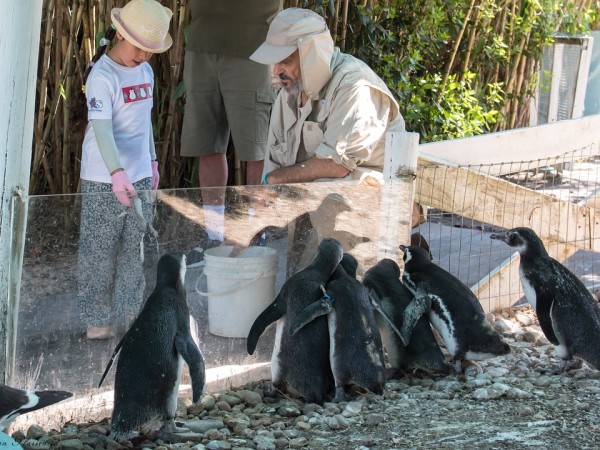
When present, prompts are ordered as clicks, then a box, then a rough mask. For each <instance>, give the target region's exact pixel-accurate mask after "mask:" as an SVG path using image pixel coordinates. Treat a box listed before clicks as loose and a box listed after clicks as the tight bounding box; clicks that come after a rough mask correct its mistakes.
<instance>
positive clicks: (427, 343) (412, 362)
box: [362, 258, 451, 376]
mask: <svg viewBox="0 0 600 450" xmlns="http://www.w3.org/2000/svg"><path fill="white" fill-rule="evenodd" d="M362 283H363V284H364V285H365V286H366V287H367V289H368V290H369V291H370V293H371V295H372V297H373V298H374V300H375V301H377V302H378V303H379V305H380V306H381V308H382V309H383V311H384V312H385V313H386V314H387V316H388V317H389V318H390V319H391V320H392V323H393V324H394V326H395V327H396V330H400V329H401V328H402V325H403V318H404V311H405V310H406V308H407V306H408V305H409V304H410V302H411V301H412V300H413V298H414V296H413V294H412V293H411V292H410V291H409V290H408V288H407V287H406V286H404V285H403V284H402V282H401V281H400V267H398V264H397V263H396V261H393V260H391V259H388V258H385V259H382V260H381V261H379V262H378V263H377V264H375V265H374V266H373V267H371V268H370V269H369V270H367V271H366V272H365V275H364V276H363V279H362ZM375 320H376V321H377V326H378V327H379V331H380V332H381V339H382V341H383V346H384V347H385V349H386V351H387V355H388V362H389V363H390V366H391V369H392V370H391V373H390V376H398V375H400V373H401V372H410V371H412V370H416V369H418V370H423V371H425V372H427V373H430V374H448V373H449V372H450V369H451V367H450V366H449V365H448V363H447V362H446V358H445V357H444V354H443V353H442V350H441V349H440V347H439V345H438V343H437V341H436V339H435V336H434V335H433V331H432V330H431V326H430V324H429V320H428V318H427V316H424V315H422V316H420V317H419V318H418V320H417V323H416V324H415V325H414V326H413V328H412V330H411V331H412V333H411V339H410V341H409V343H408V345H406V346H405V345H404V343H403V342H402V339H401V338H400V337H399V336H398V333H397V332H396V330H394V329H393V328H392V326H391V325H390V324H389V322H388V321H387V320H386V319H384V318H383V317H382V316H381V314H378V313H375Z"/></svg>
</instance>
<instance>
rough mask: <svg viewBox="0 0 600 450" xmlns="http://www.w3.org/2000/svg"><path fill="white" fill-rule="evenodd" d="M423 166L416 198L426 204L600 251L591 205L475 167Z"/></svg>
mask: <svg viewBox="0 0 600 450" xmlns="http://www.w3.org/2000/svg"><path fill="white" fill-rule="evenodd" d="M420 163H421V165H420V167H419V170H418V174H417V183H416V192H415V195H416V199H417V201H418V202H419V203H421V204H423V205H427V206H430V207H433V208H437V209H440V210H442V211H448V212H452V213H454V214H458V215H460V216H463V217H468V218H471V219H475V220H478V221H481V222H485V223H488V224H492V225H495V226H497V227H502V228H508V229H510V228H514V227H520V226H522V227H530V228H533V229H534V230H536V232H537V233H538V234H539V236H540V238H542V240H545V241H550V242H552V241H556V242H562V243H567V242H569V243H571V244H573V245H576V246H577V247H580V248H586V249H591V250H597V249H598V245H599V244H598V242H600V239H598V238H600V236H599V234H600V226H598V222H599V219H600V216H598V215H597V214H596V212H595V210H594V209H592V208H590V207H588V206H579V205H575V204H573V203H570V202H568V201H564V200H559V199H557V198H555V197H552V196H549V195H545V194H541V193H539V192H536V191H533V190H531V189H527V188H524V187H522V186H519V185H516V184H513V183H510V182H508V181H505V180H502V179H500V178H496V177H490V176H487V175H484V174H480V173H478V172H475V171H473V170H470V169H465V168H459V167H438V166H437V165H431V164H428V163H427V161H425V160H421V161H420Z"/></svg>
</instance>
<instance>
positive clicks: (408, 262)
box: [400, 245, 431, 272]
mask: <svg viewBox="0 0 600 450" xmlns="http://www.w3.org/2000/svg"><path fill="white" fill-rule="evenodd" d="M400 250H402V252H403V253H404V255H403V256H402V260H403V261H404V270H406V271H407V272H412V271H414V270H419V269H420V268H422V267H425V266H426V265H427V264H430V263H431V258H430V257H429V253H428V252H427V251H425V249H423V248H422V247H417V246H416V245H411V246H406V245H401V246H400Z"/></svg>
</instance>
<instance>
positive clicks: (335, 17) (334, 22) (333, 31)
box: [329, 0, 343, 50]
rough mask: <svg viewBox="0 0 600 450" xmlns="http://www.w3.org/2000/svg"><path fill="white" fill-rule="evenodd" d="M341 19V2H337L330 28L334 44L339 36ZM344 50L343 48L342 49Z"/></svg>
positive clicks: (337, 0)
mask: <svg viewBox="0 0 600 450" xmlns="http://www.w3.org/2000/svg"><path fill="white" fill-rule="evenodd" d="M339 17H340V0H335V12H334V15H333V17H332V18H331V21H330V22H331V25H330V27H329V29H330V31H331V37H332V38H333V42H336V40H337V34H338V25H339ZM340 48H341V49H342V50H343V47H340Z"/></svg>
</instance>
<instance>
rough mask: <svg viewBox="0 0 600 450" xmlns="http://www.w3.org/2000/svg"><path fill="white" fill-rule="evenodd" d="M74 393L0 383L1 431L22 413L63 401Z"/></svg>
mask: <svg viewBox="0 0 600 450" xmlns="http://www.w3.org/2000/svg"><path fill="white" fill-rule="evenodd" d="M72 395H73V394H71V393H70V392H66V391H34V390H22V389H16V388H12V387H10V386H6V385H5V384H0V431H4V430H6V428H8V426H9V425H10V423H11V422H12V421H13V420H14V419H16V418H17V416H19V415H21V414H27V413H28V412H31V411H35V410H36V409H41V408H44V407H46V406H50V405H53V404H54V403H58V402H60V401H63V400H65V399H67V398H69V397H71V396H72Z"/></svg>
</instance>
